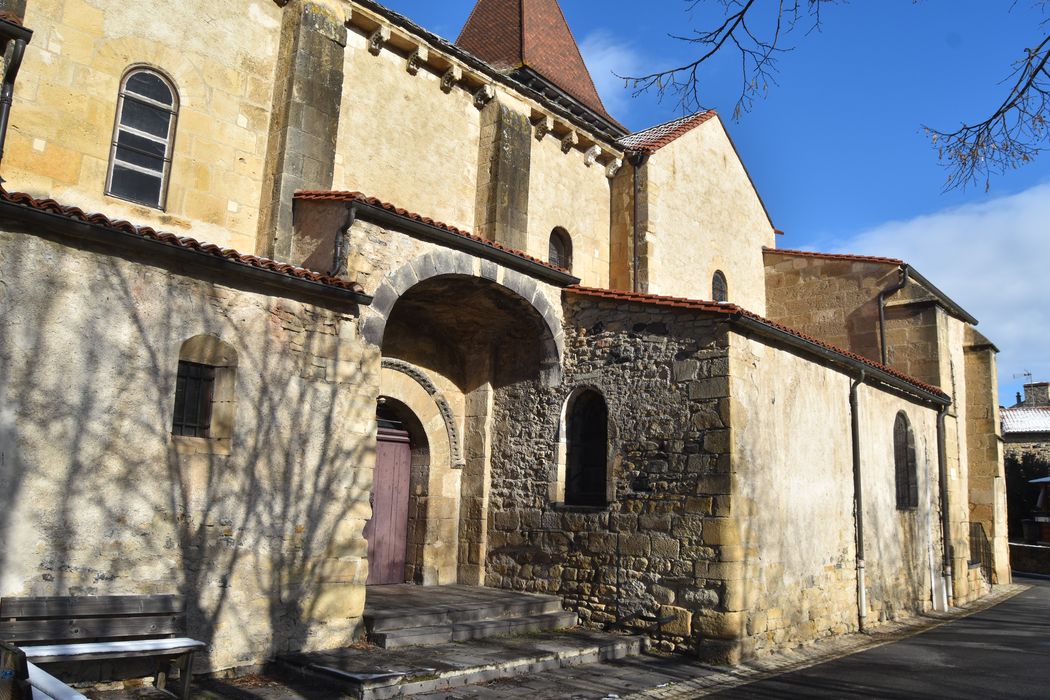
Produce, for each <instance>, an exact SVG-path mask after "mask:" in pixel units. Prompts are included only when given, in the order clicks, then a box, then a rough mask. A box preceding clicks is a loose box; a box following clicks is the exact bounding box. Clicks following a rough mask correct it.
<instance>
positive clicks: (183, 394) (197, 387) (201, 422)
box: [171, 335, 237, 454]
mask: <svg viewBox="0 0 1050 700" xmlns="http://www.w3.org/2000/svg"><path fill="white" fill-rule="evenodd" d="M236 371H237V351H236V350H234V349H233V347H232V346H230V345H229V344H228V343H224V342H223V341H221V340H219V339H218V338H216V337H215V336H213V335H198V336H195V337H193V338H190V339H189V340H187V341H186V342H185V343H183V344H182V347H181V348H180V349H179V365H178V373H177V374H176V377H175V406H174V409H173V411H172V419H171V434H172V435H173V436H174V437H176V438H203V439H205V440H207V441H208V442H209V444H210V445H211V448H212V449H210V451H212V452H216V453H221V454H229V445H230V440H231V438H232V437H233V418H234V402H235V399H236V396H235V394H234V386H235V383H236Z"/></svg>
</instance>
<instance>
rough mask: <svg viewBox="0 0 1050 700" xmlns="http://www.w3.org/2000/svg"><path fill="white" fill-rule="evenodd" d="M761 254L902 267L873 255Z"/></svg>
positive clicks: (780, 251) (776, 250) (775, 250)
mask: <svg viewBox="0 0 1050 700" xmlns="http://www.w3.org/2000/svg"><path fill="white" fill-rule="evenodd" d="M762 252H763V253H769V254H771V255H793V256H796V257H800V258H820V259H822V260H845V261H847V262H869V263H880V264H883V265H897V266H900V265H903V264H904V261H903V260H898V259H897V258H880V257H878V256H875V255H849V254H847V253H815V252H812V251H809V250H788V249H786V248H762Z"/></svg>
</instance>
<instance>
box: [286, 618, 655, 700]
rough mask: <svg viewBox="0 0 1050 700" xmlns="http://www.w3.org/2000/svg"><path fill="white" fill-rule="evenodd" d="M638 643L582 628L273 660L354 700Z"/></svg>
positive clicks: (468, 681)
mask: <svg viewBox="0 0 1050 700" xmlns="http://www.w3.org/2000/svg"><path fill="white" fill-rule="evenodd" d="M643 650H644V639H643V638H642V637H629V636H618V635H611V634H605V633H602V632H595V631H590V630H583V629H574V630H568V631H562V632H554V633H548V634H544V635H534V636H527V637H498V638H489V639H481V640H474V641H470V642H466V643H462V642H460V643H457V642H450V643H446V644H440V645H434V646H428V647H411V648H407V649H374V648H373V649H340V650H336V651H331V652H317V653H311V654H294V655H291V656H288V657H284V658H282V659H280V663H281V665H282V667H283V668H284V670H285V672H286V673H290V674H293V675H295V676H297V677H301V676H309V677H313V678H315V679H318V680H323V681H325V682H327V683H329V684H332V685H333V691H334V690H338V692H339V693H342V694H345V695H347V696H349V697H353V698H358V699H359V700H387V699H388V698H401V697H408V696H412V695H417V694H421V693H436V692H442V691H447V690H451V689H453V688H460V687H462V686H466V685H473V684H476V683H487V682H489V681H493V680H497V679H500V678H511V677H514V676H519V675H524V674H532V673H539V672H541V671H549V670H553V669H558V668H567V667H570V666H577V665H582V664H591V663H599V662H602V661H610V660H614V659H622V658H626V657H629V656H635V655H637V654H640V653H641V652H642V651H643Z"/></svg>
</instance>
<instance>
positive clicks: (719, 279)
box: [711, 270, 729, 301]
mask: <svg viewBox="0 0 1050 700" xmlns="http://www.w3.org/2000/svg"><path fill="white" fill-rule="evenodd" d="M711 298H712V299H714V300H715V301H729V283H728V282H726V276H725V273H723V272H722V271H721V270H715V274H714V277H712V278H711Z"/></svg>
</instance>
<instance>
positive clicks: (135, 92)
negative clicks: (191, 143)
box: [106, 68, 179, 209]
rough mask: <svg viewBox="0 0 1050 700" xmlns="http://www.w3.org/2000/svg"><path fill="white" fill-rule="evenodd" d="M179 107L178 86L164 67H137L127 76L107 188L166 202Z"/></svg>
mask: <svg viewBox="0 0 1050 700" xmlns="http://www.w3.org/2000/svg"><path fill="white" fill-rule="evenodd" d="M178 112H179V101H178V96H177V95H176V93H175V89H174V87H173V86H172V84H171V82H170V81H169V80H168V79H167V78H165V77H164V76H162V75H161V74H160V73H158V72H156V71H153V70H150V69H148V68H136V69H134V70H132V71H130V72H129V73H128V74H127V75H126V76H125V77H124V82H123V83H122V84H121V87H120V96H119V99H118V100H117V123H116V128H114V130H113V144H112V148H111V149H110V157H109V177H108V179H107V182H106V194H108V195H111V196H113V197H118V198H120V199H126V200H128V201H131V202H136V203H138V204H144V205H146V206H148V207H153V208H155V209H163V208H164V205H165V203H166V200H167V190H168V180H169V178H170V175H171V154H172V146H173V144H174V141H175V123H176V121H177V119H178Z"/></svg>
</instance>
